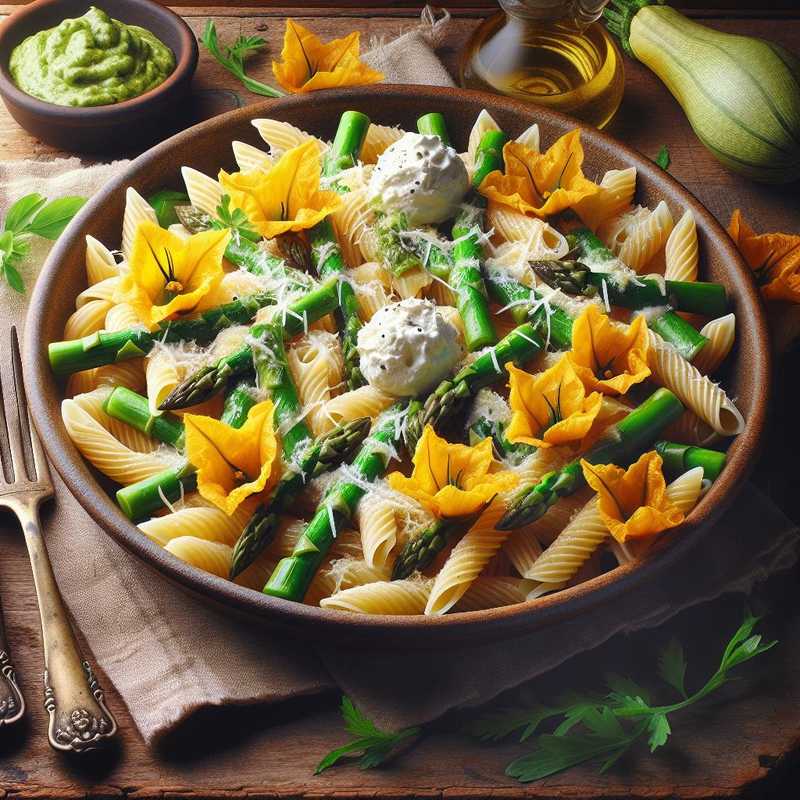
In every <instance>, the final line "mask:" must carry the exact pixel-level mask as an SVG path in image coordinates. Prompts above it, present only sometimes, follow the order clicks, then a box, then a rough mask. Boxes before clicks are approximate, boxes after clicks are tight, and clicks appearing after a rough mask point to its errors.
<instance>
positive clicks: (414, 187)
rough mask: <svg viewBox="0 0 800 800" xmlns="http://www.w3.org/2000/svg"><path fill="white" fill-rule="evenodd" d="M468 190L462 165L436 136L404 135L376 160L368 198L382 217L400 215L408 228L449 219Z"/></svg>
mask: <svg viewBox="0 0 800 800" xmlns="http://www.w3.org/2000/svg"><path fill="white" fill-rule="evenodd" d="M468 188H469V176H468V174H467V168H466V167H465V166H464V162H463V161H462V160H461V159H460V158H459V156H458V153H456V151H455V150H454V149H453V148H452V147H448V146H446V145H444V144H442V140H441V139H440V138H439V137H438V136H431V135H427V134H421V133H406V134H405V135H404V136H402V137H401V138H400V139H398V140H397V141H396V142H394V144H392V145H391V146H390V147H388V148H387V149H386V150H385V151H384V152H383V153H382V154H381V156H380V157H379V158H378V163H377V164H376V165H375V169H374V170H373V171H372V175H371V176H370V180H369V190H368V191H369V197H370V200H371V201H373V202H374V203H375V204H376V205H377V206H378V207H379V208H381V209H382V210H383V211H385V212H386V213H393V212H402V213H404V214H405V215H406V218H407V219H408V224H409V225H410V226H418V225H431V224H437V223H439V222H444V221H445V220H446V219H448V218H449V217H452V216H453V215H454V214H455V213H456V211H457V209H458V206H459V204H460V203H461V201H462V200H463V198H464V195H465V194H466V192H467V189H468Z"/></svg>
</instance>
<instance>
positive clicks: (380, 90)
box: [24, 84, 772, 649]
mask: <svg viewBox="0 0 800 800" xmlns="http://www.w3.org/2000/svg"><path fill="white" fill-rule="evenodd" d="M453 94H455V95H456V97H457V98H459V99H462V100H464V101H470V102H474V103H476V104H479V105H480V106H482V107H484V108H486V109H487V110H488V111H489V112H490V113H492V112H493V111H494V110H497V111H499V112H508V113H513V114H523V115H527V116H529V117H531V116H534V115H535V116H536V117H537V119H538V121H539V122H540V123H541V124H543V125H544V126H545V130H546V129H547V126H548V124H549V123H550V122H551V121H556V122H558V123H561V124H562V125H565V126H567V127H568V128H575V127H581V128H582V135H583V136H586V137H590V138H591V139H594V140H596V141H597V143H598V144H599V145H600V146H601V147H603V148H604V149H606V150H608V151H613V152H615V153H616V154H618V155H619V160H620V161H621V162H624V163H625V164H626V165H627V166H635V167H636V169H637V176H639V175H644V176H646V177H647V178H648V179H649V180H651V181H654V182H655V184H656V186H658V184H659V183H660V182H661V183H663V184H665V185H666V188H668V189H669V190H671V191H672V192H674V193H676V194H677V195H679V196H680V197H681V198H682V200H683V201H684V202H685V207H687V208H689V209H691V211H692V212H693V214H694V215H695V218H696V219H697V221H698V223H702V227H704V228H705V229H706V230H707V231H709V233H710V234H711V235H712V236H714V239H715V242H714V244H715V248H716V249H721V251H722V252H721V256H722V259H723V261H724V262H725V263H727V264H728V269H730V270H732V271H733V274H736V273H739V274H738V278H739V279H740V280H739V282H740V283H741V290H740V292H739V293H738V294H737V306H738V310H737V313H739V314H741V313H742V311H743V310H744V309H747V312H748V317H749V320H748V324H749V325H750V327H749V328H748V334H749V336H750V337H751V338H752V339H753V341H754V342H755V343H756V349H757V351H758V357H757V358H755V359H754V361H755V366H754V374H753V375H752V379H751V380H752V381H753V384H754V385H756V386H760V387H762V394H761V397H760V401H759V402H756V403H754V407H753V409H752V411H751V412H750V413H749V415H748V419H747V424H746V427H745V430H744V431H743V432H742V433H741V434H739V436H738V437H737V438H736V440H735V445H736V451H735V453H734V456H733V458H731V459H730V461H729V463H728V464H727V466H726V469H725V470H724V471H723V473H722V475H721V476H720V477H719V478H718V479H717V480H716V481H715V482H714V484H713V485H712V486H711V488H710V489H709V491H708V493H707V494H706V495H705V496H704V497H703V498H702V499H701V501H700V503H699V504H698V506H696V507H695V509H693V511H692V512H691V513H690V515H689V519H688V520H687V521H686V522H684V523H683V524H682V525H681V526H680V528H679V529H676V531H675V532H674V533H673V534H672V535H671V536H670V537H669V540H668V541H665V540H661V541H660V542H658V543H657V544H656V546H654V547H653V548H652V551H651V555H650V556H649V557H647V558H645V559H644V561H642V562H639V563H637V564H635V565H634V564H627V565H623V566H620V567H617V568H615V569H612V570H610V571H608V572H605V573H603V574H601V575H599V576H597V577H594V578H591V579H589V580H587V581H585V582H583V583H580V584H578V585H576V586H573V587H570V588H568V589H564V590H562V591H560V592H557V593H555V594H551V595H545V596H543V597H541V598H537V599H535V600H533V601H527V602H525V603H519V604H515V605H511V606H503V607H500V608H495V609H487V610H482V611H468V612H451V613H448V614H444V615H441V616H422V615H418V616H408V617H402V616H390V615H366V614H355V613H353V614H350V613H348V614H342V613H340V612H335V611H326V610H325V609H322V608H319V607H315V606H307V605H304V604H302V603H295V602H291V601H288V600H283V599H281V598H276V597H270V596H267V595H263V594H261V593H259V592H255V591H253V590H251V589H247V588H245V587H242V586H238V585H237V584H235V583H232V582H230V581H228V580H226V579H223V578H218V577H216V576H214V575H210V574H209V573H204V572H202V571H200V570H197V569H195V568H194V567H191V566H189V565H188V564H186V563H184V562H182V561H180V560H179V559H178V558H176V557H174V556H172V555H171V554H170V553H168V552H167V551H165V550H164V549H163V548H161V547H159V546H158V545H156V544H155V543H153V542H151V541H150V540H149V539H148V538H147V537H146V536H144V535H142V534H141V533H140V532H139V531H138V530H137V528H136V526H135V525H134V524H133V523H132V522H130V521H129V520H128V519H127V518H126V517H125V516H124V515H123V514H122V512H121V511H120V510H119V509H118V508H117V507H116V505H115V504H114V502H113V500H112V498H111V497H109V495H108V494H107V493H106V492H105V491H104V490H103V488H102V487H101V486H100V485H99V483H98V482H97V480H96V479H95V478H93V477H91V474H90V472H89V468H88V466H87V465H86V463H85V462H84V461H83V459H82V457H81V456H80V454H79V453H78V452H77V450H76V449H75V447H74V445H73V444H72V442H71V441H70V440H69V437H68V435H67V434H66V431H65V430H64V428H63V424H62V421H61V417H60V414H59V413H57V412H56V411H55V410H54V409H57V408H58V406H53V409H51V408H50V407H49V406H48V404H47V401H46V400H45V397H44V393H46V391H47V388H48V379H50V378H51V376H50V374H49V372H50V371H49V368H48V363H47V358H46V355H45V354H46V351H47V344H48V342H46V341H43V339H42V337H41V329H42V325H41V323H42V320H43V317H44V308H45V305H44V302H43V301H44V300H46V298H47V296H48V294H49V293H50V292H51V291H53V287H54V285H55V283H56V281H57V275H58V266H59V263H60V261H61V259H62V257H63V256H64V255H65V254H66V252H67V251H68V250H69V249H71V248H72V247H73V246H75V241H74V240H76V239H77V238H79V234H80V230H81V228H82V226H83V224H84V223H85V222H88V221H89V220H90V219H91V217H92V215H93V214H94V213H95V209H96V208H98V207H99V206H101V204H102V203H103V202H104V201H105V199H106V198H107V197H109V196H110V195H112V194H113V193H115V192H118V191H124V189H125V187H126V186H128V185H130V183H131V176H133V175H134V174H135V173H137V172H138V171H139V170H140V169H142V168H144V167H145V166H146V165H147V164H148V163H149V162H151V161H157V160H158V159H159V158H160V157H161V156H162V154H164V153H167V152H170V151H172V152H178V151H179V149H180V148H181V147H185V146H187V145H190V144H191V141H192V138H193V136H195V135H196V134H197V133H198V132H199V131H202V132H203V133H207V132H214V131H223V130H224V129H225V128H226V127H228V126H229V125H231V124H235V123H236V122H240V121H245V120H250V119H253V118H256V117H259V116H275V115H278V116H280V112H281V110H282V109H285V108H293V107H296V106H301V107H302V105H304V104H307V103H320V102H325V101H326V100H327V99H330V100H331V101H332V102H339V101H342V100H345V101H348V102H352V103H353V105H354V107H365V106H366V107H368V106H367V104H369V103H370V102H373V103H374V102H375V100H376V98H378V97H380V96H381V95H383V96H384V97H385V96H386V95H394V96H398V95H402V96H407V97H413V98H416V99H419V100H422V99H423V98H424V99H427V100H429V101H433V102H435V100H436V98H437V97H444V96H449V97H452V96H453ZM80 238H82V236H80ZM24 360H25V370H24V374H25V383H26V390H27V394H28V398H29V403H30V407H31V411H32V417H33V419H34V421H35V424H36V426H37V428H38V430H39V433H40V436H41V438H42V440H43V442H44V444H45V448H46V450H47V452H48V455H49V456H50V459H51V461H52V463H53V464H54V466H55V467H56V469H57V470H58V472H59V473H60V474H61V475H62V477H63V478H64V479H65V481H67V482H68V483H69V481H70V479H72V478H74V477H75V476H76V474H77V475H78V477H80V478H83V479H84V485H82V486H81V491H80V492H79V493H78V494H77V499H78V500H79V502H80V503H81V504H82V505H83V507H84V508H85V509H86V510H87V511H88V512H89V514H90V515H91V516H92V517H93V519H94V520H95V521H96V522H97V523H98V524H99V525H100V526H101V527H102V528H104V530H105V531H106V532H107V533H109V534H110V535H111V536H112V537H113V538H114V539H115V540H116V541H117V542H118V543H120V544H122V545H123V546H124V547H126V549H128V550H129V551H131V552H133V553H134V554H135V555H137V556H138V557H139V558H141V559H143V560H144V561H145V562H146V563H147V564H148V565H149V566H150V567H153V568H155V569H157V570H158V571H160V572H161V573H162V574H163V575H166V576H167V577H169V578H171V579H172V580H174V581H176V582H177V583H179V584H181V585H183V586H184V587H186V588H188V589H189V590H191V591H193V592H196V593H199V594H200V595H201V596H202V597H203V598H204V599H208V600H211V601H214V602H217V603H222V604H224V605H226V606H228V607H233V608H235V609H237V610H238V611H241V612H244V613H245V614H248V615H250V616H251V617H252V616H257V617H258V618H259V619H261V620H263V621H264V622H265V623H266V624H268V625H272V626H274V627H278V628H289V629H291V630H293V631H297V632H300V633H301V635H303V636H308V635H317V634H318V633H319V632H320V629H321V627H323V626H324V630H325V634H324V635H325V638H326V639H328V638H334V639H338V640H339V641H353V639H355V645H356V646H359V645H361V644H363V643H364V642H367V643H368V644H369V646H380V647H390V648H391V647H404V648H421V649H429V648H431V649H435V648H440V647H442V646H443V645H444V644H446V643H453V642H465V641H469V640H471V637H474V636H475V635H476V634H477V633H478V632H480V635H481V637H482V638H483V640H484V641H490V640H501V639H508V638H513V637H514V636H518V635H521V634H523V633H528V632H530V631H533V630H536V629H538V628H541V627H543V626H545V625H550V624H552V623H553V622H555V621H563V620H566V619H570V618H572V617H574V616H576V615H578V614H581V613H585V612H586V610H587V609H590V608H592V607H594V606H596V605H598V604H600V603H605V602H608V601H609V600H611V599H612V598H614V597H616V596H618V595H619V594H620V593H622V592H624V591H628V590H630V589H632V588H634V587H635V586H638V585H640V584H641V583H642V582H643V581H645V580H647V579H648V578H651V577H653V576H654V573H655V571H656V570H663V569H665V568H667V567H669V565H671V564H673V563H674V562H675V561H676V560H677V559H679V558H680V557H681V556H682V555H683V554H684V553H686V552H687V551H688V550H689V549H690V548H691V547H692V546H693V545H694V544H695V543H696V542H697V541H698V539H699V537H700V536H701V535H702V533H703V532H704V531H707V530H708V529H709V528H710V526H711V525H712V524H713V523H714V522H715V521H716V520H717V519H718V518H719V516H720V515H721V514H722V513H723V511H724V510H725V509H726V508H727V506H728V505H729V504H730V503H731V502H733V499H734V497H735V496H736V494H737V490H739V489H740V488H741V486H742V485H743V483H744V481H745V480H746V479H747V477H748V475H749V473H750V470H751V468H752V466H753V462H754V460H755V459H754V457H753V456H754V453H755V452H756V451H757V449H758V446H759V443H760V440H761V438H762V433H763V430H764V427H765V423H766V415H767V410H768V405H769V402H768V401H769V393H770V387H771V377H772V364H771V352H770V348H769V337H768V328H767V322H766V315H765V313H764V308H763V304H762V301H761V297H760V294H759V292H758V291H757V288H756V286H755V283H754V282H753V280H752V278H751V276H750V270H749V269H748V268H747V266H746V264H745V262H744V260H743V258H742V256H741V254H740V253H739V252H738V250H737V249H736V247H735V245H734V243H733V241H732V240H731V238H730V237H729V236H728V234H727V233H726V231H725V230H724V228H723V227H722V226H721V225H720V223H719V222H718V221H717V219H716V218H715V217H714V216H713V215H712V214H711V212H710V211H708V210H707V209H706V208H705V206H703V205H702V203H700V201H699V200H698V199H697V198H696V197H694V195H692V194H691V192H689V191H688V190H687V189H686V188H684V187H683V186H682V185H681V184H680V183H679V182H678V181H677V180H676V179H675V178H673V177H672V176H671V175H669V174H668V173H666V172H665V171H664V170H662V169H661V168H660V167H658V166H657V165H655V164H654V163H653V162H652V161H650V160H649V159H647V158H646V157H645V156H643V155H641V154H640V153H638V152H637V151H636V150H634V149H633V148H631V147H628V146H627V145H624V144H622V143H621V142H619V141H618V140H617V139H615V138H613V137H612V136H610V135H609V134H606V133H603V132H602V131H598V130H596V129H593V128H587V127H585V126H583V125H582V124H581V123H580V122H579V121H578V120H576V119H574V118H572V117H569V116H567V115H565V114H561V113H558V112H555V111H551V110H550V109H545V108H542V107H538V106H532V105H528V104H524V103H521V102H519V101H516V100H513V99H511V98H506V97H499V96H496V95H492V94H488V93H485V92H479V91H474V90H465V89H453V88H449V87H432V86H423V85H393V84H380V85H378V86H372V87H357V88H349V89H336V90H326V91H322V92H316V93H314V96H313V97H312V96H309V95H294V96H289V97H286V98H281V99H280V100H268V101H263V102H260V103H256V104H253V105H249V106H245V107H244V108H241V109H236V110H234V111H230V112H228V113H226V114H222V115H220V116H218V117H214V118H212V119H210V120H207V121H205V122H202V123H200V124H199V125H196V126H194V127H192V128H189V129H187V130H185V131H183V132H181V133H179V134H177V135H175V136H173V137H171V138H169V139H167V140H165V141H164V142H162V143H161V144H158V145H156V146H155V147H153V148H151V149H150V150H148V151H147V152H145V153H144V154H142V155H141V156H139V157H138V158H137V159H135V160H134V161H133V162H131V164H130V165H129V166H128V167H127V169H126V170H125V171H124V172H122V173H120V175H118V176H117V177H115V178H114V179H112V180H111V181H110V182H109V183H108V184H107V185H106V186H105V187H103V189H101V190H100V192H98V193H97V194H96V195H95V196H94V197H92V198H91V199H90V201H89V202H88V203H87V204H86V206H85V207H84V208H83V209H82V210H81V211H80V212H79V214H78V215H77V216H76V217H75V219H74V220H73V221H72V222H71V223H70V226H69V227H68V229H67V230H66V231H65V233H64V234H62V236H61V238H60V239H59V240H58V242H57V243H56V245H55V247H54V248H53V250H52V251H51V253H50V255H49V257H48V259H47V261H46V262H45V265H44V267H43V268H42V272H41V275H40V278H39V280H38V281H37V283H36V286H35V289H34V292H33V295H32V298H31V303H30V310H29V312H28V319H27V324H26V326H25V347H24ZM86 477H90V479H89V480H88V481H86V480H85V478H86ZM665 545H666V546H665Z"/></svg>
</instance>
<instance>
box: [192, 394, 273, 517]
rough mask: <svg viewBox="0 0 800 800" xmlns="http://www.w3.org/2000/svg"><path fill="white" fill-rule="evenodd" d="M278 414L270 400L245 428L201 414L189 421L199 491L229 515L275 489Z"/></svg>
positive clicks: (249, 418) (257, 407) (255, 408)
mask: <svg viewBox="0 0 800 800" xmlns="http://www.w3.org/2000/svg"><path fill="white" fill-rule="evenodd" d="M272 412H273V406H272V403H271V402H270V401H269V400H264V401H263V402H261V403H258V404H256V405H255V406H253V408H251V409H250V412H249V413H248V415H247V421H246V422H245V424H244V425H242V427H241V428H232V427H231V426H230V425H226V424H225V423H224V422H221V421H220V420H218V419H214V418H213V417H205V416H202V415H200V414H184V415H183V421H184V424H185V425H186V458H188V459H189V461H190V463H192V464H194V466H195V467H196V468H197V488H198V490H199V492H200V494H201V495H202V496H203V497H205V499H206V500H208V501H209V502H211V503H213V504H214V505H215V506H217V508H220V509H222V511H224V512H225V513H226V514H233V512H234V511H236V509H237V508H238V507H239V505H240V504H241V503H242V501H244V500H245V499H246V498H247V497H250V495H253V494H256V493H258V492H262V491H264V489H267V488H269V487H270V486H271V485H272V484H273V483H274V477H275V476H273V475H272V472H273V467H274V466H275V464H276V455H277V452H278V443H277V439H276V436H275V431H274V429H273V425H272Z"/></svg>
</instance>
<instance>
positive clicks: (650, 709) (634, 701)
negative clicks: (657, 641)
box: [317, 613, 777, 783]
mask: <svg viewBox="0 0 800 800" xmlns="http://www.w3.org/2000/svg"><path fill="white" fill-rule="evenodd" d="M758 620H759V618H758V617H754V616H752V615H751V614H749V613H747V614H746V615H745V619H744V621H743V622H742V624H741V625H740V626H739V628H738V630H737V631H736V633H734V634H733V636H732V637H731V639H730V641H729V642H728V644H727V646H726V647H725V650H724V652H723V654H722V658H721V660H720V664H719V666H718V667H717V669H716V671H715V672H714V673H713V674H712V675H711V676H710V677H709V678H708V680H707V681H706V682H705V683H704V684H703V686H702V687H701V688H700V689H698V690H697V691H696V692H694V693H693V694H689V693H688V692H687V690H686V686H685V677H686V658H685V656H684V651H683V647H682V646H681V644H680V643H679V642H678V641H677V640H672V641H671V642H670V643H669V644H668V645H667V646H666V647H665V648H664V649H663V650H662V651H661V653H660V654H659V658H658V665H657V671H658V675H659V677H660V678H661V679H662V680H663V681H664V682H665V683H666V684H667V685H668V686H670V687H671V688H672V689H673V690H674V692H675V693H676V694H677V695H678V697H679V699H678V700H676V701H675V702H673V703H668V704H666V705H659V704H657V703H655V702H654V701H653V700H652V699H651V695H650V693H649V692H648V691H647V690H646V689H645V688H644V687H642V686H640V685H639V684H638V683H636V682H635V681H633V680H632V679H630V678H625V677H621V676H619V675H608V676H607V677H606V682H607V684H608V687H609V690H610V691H609V692H607V693H603V694H600V693H590V692H586V693H578V692H568V693H566V694H564V695H563V696H561V697H559V698H558V699H557V700H556V701H555V702H554V703H553V704H552V705H544V704H538V703H537V704H533V705H528V706H526V707H522V708H520V707H511V708H506V709H501V710H498V711H492V712H490V713H487V714H485V715H484V716H482V717H479V718H478V719H476V720H474V721H473V722H472V723H471V724H470V725H469V726H468V728H467V730H468V732H469V733H470V734H471V735H473V736H475V737H476V738H478V739H481V740H482V741H487V742H489V741H500V740H501V739H505V738H506V737H508V736H510V735H511V734H518V735H519V740H520V742H525V741H527V740H529V739H530V738H531V737H532V736H533V734H535V733H536V731H537V730H538V729H539V727H540V726H541V725H542V723H544V722H546V721H547V720H552V721H557V724H556V726H555V728H554V729H553V731H552V733H545V734H539V735H538V736H536V737H535V740H534V747H533V750H532V751H531V752H530V753H528V754H527V755H524V756H521V757H520V758H517V759H515V760H514V761H512V762H511V763H510V764H509V765H508V767H507V768H506V774H507V775H509V776H511V777H512V778H516V779H517V780H518V781H520V782H523V783H527V782H530V781H536V780H540V779H541V778H546V777H548V776H549V775H554V774H555V773H557V772H562V771H564V770H566V769H569V768H570V767H574V766H577V765H578V764H582V763H584V762H588V761H596V762H599V763H600V771H601V772H605V771H606V770H608V769H610V768H611V766H613V764H614V763H615V762H616V761H617V760H618V759H619V758H621V757H622V756H623V755H624V754H625V753H626V752H627V751H628V750H629V749H630V748H631V746H632V745H633V744H634V743H635V742H637V741H639V740H640V739H642V738H643V737H646V738H647V743H648V745H649V747H650V752H651V753H652V752H655V750H657V749H658V748H659V747H662V746H663V745H664V744H666V742H667V740H668V739H669V736H670V734H671V733H672V728H671V726H670V717H671V715H672V714H674V713H675V712H677V711H681V710H683V709H684V708H687V707H688V706H690V705H692V704H694V703H696V702H698V701H699V700H702V699H703V698H704V697H706V695H709V694H711V693H712V692H714V691H715V690H716V689H719V688H720V687H721V686H722V685H723V684H725V683H727V681H728V680H730V672H731V670H732V669H734V667H737V666H739V665H740V664H743V663H744V662H745V661H749V660H750V659H751V658H754V657H755V656H757V655H760V654H761V653H765V652H766V651H767V650H769V649H771V648H772V647H774V646H775V645H776V644H777V642H776V641H772V642H766V643H762V638H761V636H760V635H759V634H756V633H753V630H754V628H755V626H756V623H757V622H758ZM342 715H343V716H344V718H345V726H346V728H347V730H348V731H350V733H352V734H353V735H354V736H356V737H358V738H356V739H354V740H353V741H352V742H350V743H349V744H347V745H345V746H344V747H341V748H339V749H337V750H333V751H332V752H331V753H329V754H328V755H327V756H326V757H325V758H324V759H323V760H322V761H321V762H320V764H319V766H318V767H317V773H320V772H322V770H324V769H327V768H328V767H332V766H333V765H334V764H335V763H337V762H338V761H339V759H340V758H342V756H345V755H348V754H350V753H356V752H362V753H363V755H362V757H361V760H360V766H361V768H362V769H369V768H370V767H375V766H378V765H379V764H382V763H383V762H385V761H386V760H387V759H388V758H390V757H391V756H392V755H393V754H394V753H396V752H397V747H398V745H400V744H401V743H403V742H410V741H412V740H413V739H414V738H415V737H417V736H418V735H419V734H420V732H421V728H404V729H403V730H400V731H397V732H386V731H381V730H379V729H378V728H376V727H375V725H374V723H373V722H372V721H371V720H369V719H367V718H366V717H364V715H363V714H361V713H360V712H359V711H358V710H357V709H356V707H355V706H354V705H353V703H352V701H351V700H350V699H349V698H347V697H345V698H343V699H342Z"/></svg>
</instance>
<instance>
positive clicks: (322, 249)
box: [308, 111, 370, 389]
mask: <svg viewBox="0 0 800 800" xmlns="http://www.w3.org/2000/svg"><path fill="white" fill-rule="evenodd" d="M369 125H370V122H369V117H367V116H365V115H364V114H361V113H359V112H358V111H345V112H344V114H342V117H341V119H340V120H339V127H338V128H337V130H336V137H335V138H334V140H333V144H332V145H331V148H330V150H329V151H328V153H327V154H326V155H325V158H324V159H323V167H322V172H323V174H324V175H325V176H327V177H329V178H331V177H335V176H336V175H337V174H338V173H339V172H341V171H342V170H343V169H348V168H350V167H352V166H353V165H354V164H355V163H356V162H357V160H358V155H359V153H360V152H361V146H362V145H363V143H364V137H365V136H366V135H367V130H368V129H369ZM334 188H335V189H337V190H339V191H344V189H343V188H342V187H338V186H335V187H334ZM308 238H309V242H310V244H311V263H312V264H313V266H314V269H315V270H316V271H317V275H319V277H320V278H323V279H324V278H328V277H330V276H332V275H335V276H343V275H344V273H345V264H344V259H343V258H342V251H341V248H340V247H339V243H338V242H337V241H336V236H335V234H334V231H333V225H332V224H331V221H330V220H329V219H325V220H323V221H322V222H320V223H319V224H317V225H315V226H314V227H313V228H312V229H311V230H310V231H309V237H308ZM335 313H336V321H337V323H338V328H339V335H340V337H341V340H342V359H343V361H344V375H345V382H346V384H347V388H348V389H357V388H358V387H359V386H363V384H364V377H363V375H362V374H361V369H360V368H359V364H358V331H359V329H360V328H361V317H360V316H359V306H358V298H357V297H356V293H355V291H354V290H353V287H352V286H351V285H350V284H349V283H348V282H347V281H346V280H343V279H342V278H341V277H340V283H339V308H338V309H337V310H336V312H335Z"/></svg>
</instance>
